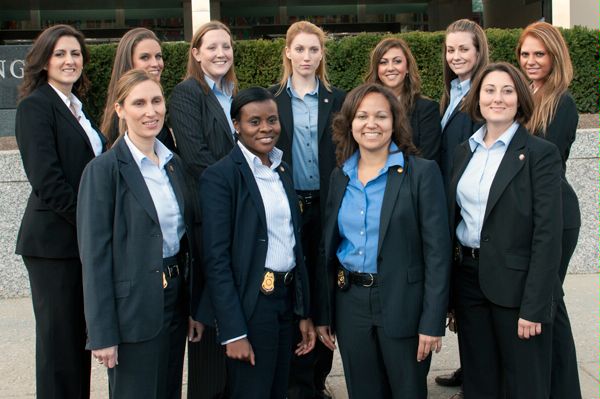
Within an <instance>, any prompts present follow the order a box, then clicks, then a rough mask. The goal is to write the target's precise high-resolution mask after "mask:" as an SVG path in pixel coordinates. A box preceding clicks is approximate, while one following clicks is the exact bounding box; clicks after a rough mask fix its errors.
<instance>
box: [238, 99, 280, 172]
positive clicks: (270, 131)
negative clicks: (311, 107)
mask: <svg viewBox="0 0 600 399" xmlns="http://www.w3.org/2000/svg"><path fill="white" fill-rule="evenodd" d="M233 127H234V128H235V130H236V131H237V132H238V134H239V139H240V141H241V142H242V144H244V147H246V148H247V149H248V150H249V151H250V152H251V153H253V154H254V155H256V156H257V157H258V158H259V159H260V160H261V162H262V163H263V164H264V165H269V152H271V151H272V150H273V147H275V144H277V140H278V139H279V134H280V133H281V125H280V124H279V113H278V112H277V104H275V101H273V100H266V101H254V102H250V103H248V104H246V105H244V106H243V107H242V108H241V109H240V113H239V117H238V119H234V120H233Z"/></svg>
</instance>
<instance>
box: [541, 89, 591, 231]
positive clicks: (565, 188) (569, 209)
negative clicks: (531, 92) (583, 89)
mask: <svg viewBox="0 0 600 399" xmlns="http://www.w3.org/2000/svg"><path fill="white" fill-rule="evenodd" d="M578 122H579V114H578V113H577V106H576V105H575V101H574V100H573V97H571V94H570V93H569V92H566V93H564V94H563V95H562V96H561V98H560V100H559V101H558V105H557V107H556V113H555V114H554V119H552V121H550V124H549V125H548V128H547V129H546V134H545V135H540V137H543V138H545V139H546V140H548V141H550V142H551V143H553V144H554V145H556V146H557V147H558V151H559V152H560V157H561V159H562V176H561V188H562V201H563V228H564V229H571V228H578V227H580V226H581V213H580V211H579V200H578V199H577V194H576V193H575V190H573V187H571V185H570V184H569V182H568V181H567V176H566V172H567V160H568V159H569V153H570V152H571V145H572V144H573V142H574V141H575V133H576V132H577V123H578Z"/></svg>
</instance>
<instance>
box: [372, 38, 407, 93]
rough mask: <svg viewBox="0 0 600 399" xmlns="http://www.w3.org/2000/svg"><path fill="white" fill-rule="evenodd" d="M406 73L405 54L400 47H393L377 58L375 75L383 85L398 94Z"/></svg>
mask: <svg viewBox="0 0 600 399" xmlns="http://www.w3.org/2000/svg"><path fill="white" fill-rule="evenodd" d="M407 73H408V64H407V63H406V56H405V55H404V51H402V49H401V48H400V47H393V48H391V49H389V50H388V51H386V53H385V54H384V55H383V57H381V59H380V60H379V64H378V66H377V76H378V77H379V80H380V81H381V83H383V85H384V86H386V87H389V88H390V89H392V91H393V92H394V93H395V94H396V95H400V92H401V90H402V82H404V78H405V77H406V74H407Z"/></svg>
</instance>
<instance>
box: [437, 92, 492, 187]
mask: <svg viewBox="0 0 600 399" xmlns="http://www.w3.org/2000/svg"><path fill="white" fill-rule="evenodd" d="M463 102H464V98H463V100H462V101H461V102H460V104H458V105H457V106H456V108H454V111H453V112H452V114H451V115H450V118H449V119H448V123H446V126H445V127H444V129H442V153H441V156H440V169H441V170H442V178H443V179H444V188H445V190H446V193H448V187H449V186H450V176H451V172H452V162H453V160H454V150H455V149H456V147H458V145H459V144H460V143H462V142H463V141H465V140H467V139H468V138H469V137H471V135H472V134H473V133H475V132H476V131H477V130H478V129H479V128H480V127H481V125H482V124H481V123H475V122H473V120H472V119H471V117H469V115H467V114H466V113H465V112H462V111H461V110H460V108H461V107H462V104H463ZM440 126H441V123H440Z"/></svg>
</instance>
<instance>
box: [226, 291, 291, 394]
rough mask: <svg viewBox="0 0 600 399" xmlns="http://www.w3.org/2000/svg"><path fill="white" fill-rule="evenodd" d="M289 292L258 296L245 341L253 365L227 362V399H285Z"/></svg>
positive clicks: (289, 308)
mask: <svg viewBox="0 0 600 399" xmlns="http://www.w3.org/2000/svg"><path fill="white" fill-rule="evenodd" d="M291 287H294V285H293V284H292V285H291V286H289V288H287V287H286V288H283V286H276V288H275V292H274V293H273V294H271V295H264V294H262V293H260V294H258V300H257V302H256V306H255V308H254V312H253V314H252V317H251V318H250V320H248V321H247V327H248V341H249V342H250V345H251V346H252V350H253V351H254V358H255V365H254V366H252V365H251V364H250V363H249V362H246V361H241V360H235V359H229V358H227V360H226V363H227V392H228V398H231V399H285V398H286V397H287V387H288V378H289V374H290V358H291V354H292V328H293V310H292V299H291V298H292V293H291V291H292V290H293V288H291Z"/></svg>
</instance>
